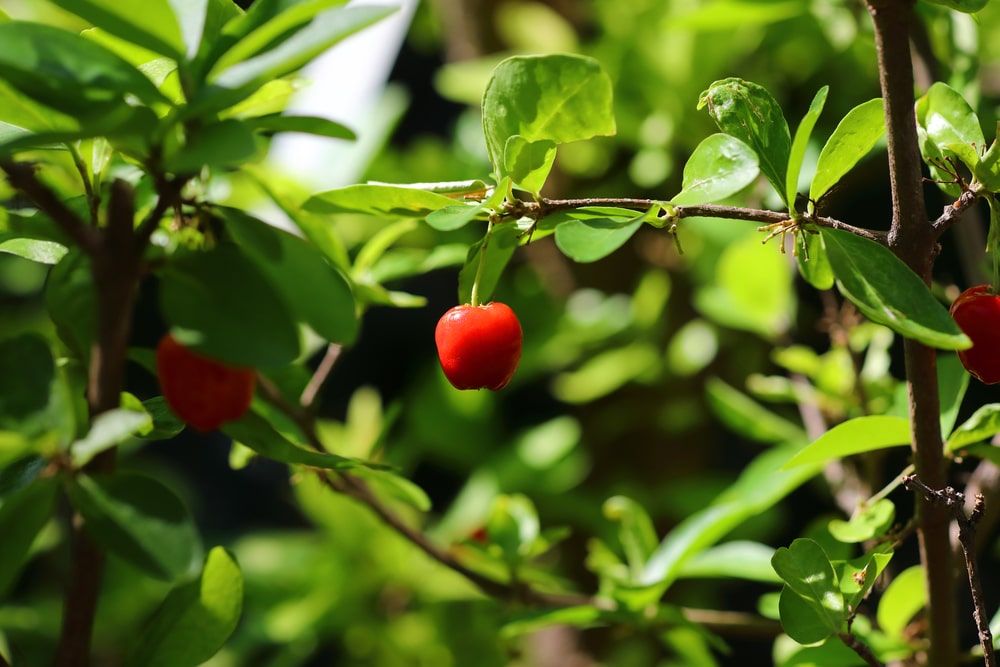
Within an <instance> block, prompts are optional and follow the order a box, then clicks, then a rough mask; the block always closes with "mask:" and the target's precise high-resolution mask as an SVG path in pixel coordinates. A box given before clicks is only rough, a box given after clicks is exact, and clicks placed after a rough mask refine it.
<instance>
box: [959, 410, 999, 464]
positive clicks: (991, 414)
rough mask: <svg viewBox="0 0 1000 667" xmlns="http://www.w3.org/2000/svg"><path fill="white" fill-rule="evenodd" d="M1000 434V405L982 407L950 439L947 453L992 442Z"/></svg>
mask: <svg viewBox="0 0 1000 667" xmlns="http://www.w3.org/2000/svg"><path fill="white" fill-rule="evenodd" d="M997 433H1000V403H987V404H986V405H983V406H980V407H979V408H978V409H977V410H976V411H975V412H974V413H973V414H972V416H971V417H969V418H968V419H966V420H965V421H964V422H963V423H962V424H961V425H959V426H958V428H956V429H955V430H954V431H953V432H952V433H951V435H950V436H949V437H948V441H947V442H946V443H945V451H949V452H953V451H955V450H957V449H961V448H962V447H965V446H967V445H972V444H975V443H977V442H982V441H984V440H990V439H992V438H993V436H995V435H996V434H997Z"/></svg>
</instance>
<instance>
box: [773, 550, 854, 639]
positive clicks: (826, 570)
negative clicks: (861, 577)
mask: <svg viewBox="0 0 1000 667" xmlns="http://www.w3.org/2000/svg"><path fill="white" fill-rule="evenodd" d="M771 565H772V566H773V567H774V571H775V572H777V573H778V576H780V577H781V578H782V580H784V582H785V589H783V590H782V592H781V602H779V609H781V625H782V627H783V628H784V629H785V632H787V633H788V635H789V636H790V637H791V638H792V639H795V640H796V641H799V642H802V643H807V644H808V643H813V642H817V641H821V640H823V639H825V638H826V637H828V636H830V635H832V634H834V633H836V632H839V631H840V629H841V626H842V625H843V624H844V622H845V621H846V620H847V616H848V614H849V613H850V612H849V610H847V609H846V608H845V605H844V595H843V593H841V591H840V582H839V581H838V579H837V573H836V571H835V570H834V569H833V564H832V563H831V562H830V559H829V558H828V557H827V555H826V552H824V551H823V547H821V546H820V545H819V543H818V542H815V541H814V540H810V539H806V538H798V539H796V540H795V541H793V542H792V544H791V545H790V546H789V547H787V548H786V547H781V548H780V549H778V550H777V551H775V552H774V556H773V557H772V558H771ZM792 595H795V596H798V597H799V598H800V599H801V600H802V601H804V602H805V603H806V606H808V607H809V608H810V609H811V610H812V611H813V612H814V613H815V614H816V617H815V618H811V617H809V616H808V615H804V614H800V613H798V611H799V610H801V609H804V607H802V606H801V605H798V604H797V603H796V602H797V601H794V600H792V599H789V598H790V596H792ZM789 606H791V609H789ZM792 610H795V611H796V613H788V612H790V611H792ZM817 618H818V620H819V621H820V624H819V627H817V624H816V620H817ZM820 628H822V629H823V630H824V631H825V633H826V634H824V635H822V636H817V635H819V634H820V632H821V630H820Z"/></svg>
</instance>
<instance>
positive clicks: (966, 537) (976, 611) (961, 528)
mask: <svg viewBox="0 0 1000 667" xmlns="http://www.w3.org/2000/svg"><path fill="white" fill-rule="evenodd" d="M903 485H904V486H905V487H906V488H907V489H910V490H914V489H915V490H917V491H919V492H920V493H921V494H922V495H923V496H924V498H926V499H927V501H928V502H930V503H933V504H935V505H943V506H944V507H946V508H947V509H948V510H949V511H950V512H951V515H952V516H953V517H954V519H955V522H956V523H957V524H958V539H959V542H960V543H961V544H962V553H963V554H964V555H965V569H966V571H967V572H968V574H969V588H970V590H971V591H972V605H973V611H972V615H973V618H974V619H975V621H976V630H977V631H978V632H979V644H980V645H981V646H982V647H983V661H984V664H985V665H986V667H997V658H996V653H995V652H994V649H993V632H992V631H991V630H990V624H989V620H988V618H989V617H988V616H987V613H986V603H985V601H984V600H983V585H982V581H981V580H980V578H979V565H978V561H977V559H976V547H975V543H976V522H977V521H978V520H979V518H980V517H982V515H983V511H984V510H985V506H986V499H985V498H984V497H983V494H981V493H979V494H976V501H975V505H973V508H972V514H970V515H968V516H967V515H966V514H965V494H963V493H961V492H959V491H956V490H955V489H953V488H951V487H950V486H949V487H946V488H945V489H943V490H940V491H939V490H937V489H932V488H930V487H929V486H927V485H926V484H924V483H923V482H922V481H921V480H920V479H919V478H918V477H917V476H916V475H907V476H906V477H904V478H903Z"/></svg>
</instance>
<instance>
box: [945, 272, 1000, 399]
mask: <svg viewBox="0 0 1000 667" xmlns="http://www.w3.org/2000/svg"><path fill="white" fill-rule="evenodd" d="M950 312H951V316H952V317H953V318H954V319H955V322H956V323H957V324H958V326H959V328H960V329H961V330H962V331H963V332H965V335H966V336H968V337H969V338H970V339H971V340H972V347H970V348H969V349H967V350H959V351H958V358H959V359H960V360H961V361H962V365H963V366H965V369H966V370H967V371H969V372H970V373H972V375H974V376H975V377H976V379H978V380H980V381H981V382H983V383H985V384H996V383H997V382H1000V295H997V294H992V293H990V286H989V285H977V286H975V287H970V288H969V289H967V290H965V291H964V292H962V293H961V294H960V295H959V296H958V298H957V299H955V302H954V303H952V304H951V310H950Z"/></svg>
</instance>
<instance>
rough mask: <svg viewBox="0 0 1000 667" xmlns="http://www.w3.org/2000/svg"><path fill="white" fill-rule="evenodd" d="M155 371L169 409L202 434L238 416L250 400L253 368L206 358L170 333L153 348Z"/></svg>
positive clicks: (242, 412)
mask: <svg viewBox="0 0 1000 667" xmlns="http://www.w3.org/2000/svg"><path fill="white" fill-rule="evenodd" d="M156 373H157V376H158V377H159V379H160V389H161V390H162V391H163V397H164V398H165V399H166V400H167V404H168V405H169V406H170V408H171V409H172V410H173V411H174V413H175V414H176V415H177V416H178V417H180V418H181V419H182V420H184V421H185V422H187V423H188V424H190V425H191V427H192V428H194V429H195V430H197V431H201V432H202V433H207V432H209V431H214V430H215V429H217V428H219V427H220V426H222V425H223V424H225V423H226V422H230V421H234V420H236V419H239V418H240V417H242V416H243V415H244V414H245V413H246V411H247V410H248V409H249V408H250V401H251V400H252V399H253V392H254V382H255V373H254V370H253V369H252V368H240V367H236V366H229V365H227V364H224V363H222V362H219V361H216V360H214V359H209V358H208V357H205V356H202V355H200V354H198V353H196V352H194V351H192V350H190V349H188V348H187V347H185V346H183V345H181V344H180V343H178V342H177V341H176V340H175V339H174V337H173V336H171V335H170V334H169V333H168V334H167V335H166V336H164V337H163V338H162V339H161V340H160V344H159V345H158V346H157V348H156Z"/></svg>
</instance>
